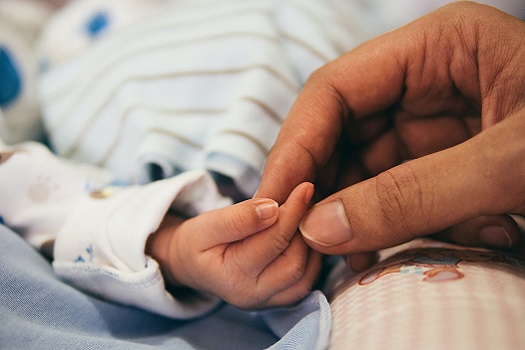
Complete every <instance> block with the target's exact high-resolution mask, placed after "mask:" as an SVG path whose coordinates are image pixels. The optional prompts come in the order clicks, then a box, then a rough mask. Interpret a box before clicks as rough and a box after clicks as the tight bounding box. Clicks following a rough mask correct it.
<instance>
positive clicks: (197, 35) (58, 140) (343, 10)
mask: <svg viewBox="0 0 525 350" xmlns="http://www.w3.org/2000/svg"><path fill="white" fill-rule="evenodd" d="M144 3H145V1H140V0H135V1H129V0H127V1H123V0H112V1H105V0H104V1H102V0H99V1H89V2H87V1H78V2H77V3H73V5H71V6H69V7H68V8H67V9H66V11H64V12H63V13H61V14H60V15H58V16H57V18H55V20H54V21H52V23H51V24H50V25H49V27H48V29H47V31H46V32H45V33H44V36H43V40H42V45H41V47H40V55H39V57H40V61H41V67H42V69H43V74H42V79H41V82H40V86H39V90H40V94H41V101H42V104H43V108H44V117H45V125H46V128H47V131H48V132H49V134H50V139H51V143H52V145H53V147H54V150H55V151H56V152H57V153H58V154H60V155H63V156H65V157H67V158H72V159H75V160H79V161H83V162H88V163H91V164H95V165H99V166H102V167H105V168H108V169H110V170H111V171H114V172H116V173H117V175H118V176H119V177H120V178H121V179H122V180H125V181H129V182H139V183H145V182H149V181H153V180H157V179H160V178H167V177H171V176H174V175H177V174H180V173H182V172H185V171H188V170H193V169H206V170H208V171H210V172H212V173H218V174H221V175H223V176H224V177H227V178H230V179H232V180H233V182H234V184H235V186H236V188H237V190H238V191H239V192H240V194H241V197H249V196H251V195H253V193H254V192H255V190H256V188H257V186H258V183H259V179H260V173H261V170H262V168H263V166H264V162H265V159H266V156H267V154H268V151H269V149H270V147H271V145H272V144H273V142H274V140H275V138H276V135H277V133H278V131H279V128H280V126H281V124H282V122H283V120H284V118H285V116H286V114H287V112H288V110H289V109H290V107H291V105H292V103H293V101H294V99H295V97H296V96H297V94H298V92H299V90H300V89H301V86H302V85H303V83H304V82H305V80H306V79H307V78H308V76H309V75H310V74H311V73H312V72H313V71H314V70H315V69H316V68H317V67H319V66H321V65H322V64H324V63H326V62H328V61H329V60H331V59H334V58H336V57H337V56H339V55H341V54H342V53H343V52H345V51H347V50H349V49H350V48H352V47H354V46H356V45H357V44H358V43H360V42H361V41H363V40H364V39H365V38H366V35H365V31H364V30H363V29H362V26H360V25H359V15H358V11H357V10H356V7H355V6H351V5H350V4H348V3H347V2H345V1H339V0H332V1H318V0H307V1H298V0H286V1H244V0H243V1H210V0H197V1H195V0H192V1H153V2H151V1H147V4H148V5H145V4H144ZM130 5H133V6H135V7H138V10H137V11H135V12H133V11H132V10H130V9H129V7H130ZM59 48H60V49H59ZM57 51H59V52H57Z"/></svg>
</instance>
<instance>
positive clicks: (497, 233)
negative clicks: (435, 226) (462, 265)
mask: <svg viewBox="0 0 525 350" xmlns="http://www.w3.org/2000/svg"><path fill="white" fill-rule="evenodd" d="M434 236H435V237H436V238H439V239H442V240H446V241H450V242H453V243H458V244H462V245H468V246H481V247H487V248H500V249H509V248H511V247H512V246H514V245H515V244H517V243H518V241H519V240H520V236H521V232H520V228H519V226H518V224H517V223H516V221H515V220H514V219H513V218H512V216H511V215H508V214H503V215H490V216H480V217H477V218H474V219H471V220H467V221H465V222H462V223H459V224H457V225H454V226H452V227H449V228H447V229H445V230H443V231H441V232H439V233H437V234H435V235H434Z"/></svg>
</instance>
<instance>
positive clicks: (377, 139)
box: [257, 2, 525, 269]
mask: <svg viewBox="0 0 525 350" xmlns="http://www.w3.org/2000/svg"><path fill="white" fill-rule="evenodd" d="M523 62H525V23H524V22H523V21H521V20H519V19H516V18H514V17H511V16H509V15H507V14H505V13H503V12H500V11H498V10H496V9H494V8H491V7H488V6H485V5H479V4H476V3H471V2H458V3H454V4H451V5H447V6H445V7H443V8H441V9H440V10H438V11H436V12H433V13H431V14H429V15H427V16H425V17H422V18H420V19H418V20H416V21H414V22H412V23H410V24H407V25H405V26H403V27H401V28H399V29H397V30H394V31H392V32H388V33H386V34H384V35H382V36H380V37H378V38H375V39H373V40H371V41H369V42H367V43H365V44H363V45H361V46H360V47H358V48H356V49H355V50H352V51H350V52H348V53H347V54H345V55H343V56H341V57H340V58H338V59H336V60H335V61H333V62H331V63H329V64H327V65H325V66H324V67H322V68H320V69H318V70H317V71H316V72H314V74H313V75H312V76H311V77H310V79H309V80H308V81H307V83H306V85H305V86H304V88H303V91H302V92H301V94H300V95H299V97H298V99H297V100H296V103H295V104H294V106H293V107H292V110H291V111H290V114H289V115H288V118H287V119H286V121H285V123H284V125H283V127H282V129H281V132H280V134H279V136H278V139H277V141H276V143H275V145H274V147H273V148H272V150H271V152H270V155H269V158H268V161H267V164H266V167H265V171H264V175H263V178H262V183H261V186H260V188H259V191H258V193H257V196H261V197H271V198H274V199H276V200H277V201H278V202H282V201H283V200H284V198H286V196H287V194H288V193H289V191H290V190H291V189H293V188H294V186H295V185H297V184H298V183H300V182H303V181H313V182H315V184H316V188H317V190H322V192H323V194H322V195H323V196H325V195H328V197H326V198H325V199H323V200H322V201H320V202H319V203H318V204H316V205H315V206H314V207H313V208H312V209H311V210H310V211H309V212H308V214H307V215H306V217H305V218H304V219H303V221H302V223H301V227H300V229H301V232H302V234H303V236H304V238H305V239H306V241H307V242H308V244H309V245H310V246H311V247H313V248H314V249H316V250H318V251H320V252H323V253H327V254H351V256H353V257H354V263H355V264H356V265H361V266H362V267H366V265H368V264H369V263H370V255H367V254H366V253H365V252H372V251H375V250H378V249H381V248H386V247H390V246H394V245H397V244H400V243H403V242H407V241H409V240H411V239H413V238H416V237H420V236H424V235H429V234H435V233H439V234H440V235H441V236H442V237H445V238H449V239H451V240H453V241H455V242H456V243H462V244H468V245H484V246H494V247H500V248H511V247H514V249H520V250H521V252H523V251H524V249H523V242H519V240H520V230H519V228H518V225H517V224H516V222H515V221H514V220H512V219H511V217H510V216H509V215H508V214H509V213H513V214H522V215H523V214H525V185H524V182H523V179H524V178H525V137H524V135H525V65H524V64H523ZM522 241H523V240H522ZM356 253H357V254H356ZM352 254H353V255H352ZM357 269H359V268H357Z"/></svg>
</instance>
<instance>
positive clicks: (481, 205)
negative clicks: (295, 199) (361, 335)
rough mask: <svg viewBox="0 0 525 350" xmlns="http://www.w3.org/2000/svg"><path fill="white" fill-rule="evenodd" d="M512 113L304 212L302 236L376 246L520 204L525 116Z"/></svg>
mask: <svg viewBox="0 0 525 350" xmlns="http://www.w3.org/2000/svg"><path fill="white" fill-rule="evenodd" d="M510 119H512V118H509V119H507V120H505V121H503V122H501V123H498V124H497V125H495V126H493V127H491V128H489V129H487V130H485V131H484V132H482V133H480V134H478V135H477V136H475V137H474V138H472V139H470V140H468V141H466V142H464V143H462V144H460V145H457V146H455V147H452V148H449V149H447V150H443V151H440V152H437V153H434V154H431V155H428V156H425V157H421V158H418V159H415V160H413V161H410V162H407V163H404V164H401V165H399V166H397V167H394V168H391V169H389V170H387V171H385V172H383V173H381V174H379V175H378V176H376V177H374V178H371V179H368V180H366V181H363V182H361V183H358V184H356V185H354V186H351V187H348V188H346V189H344V190H342V191H340V192H337V193H335V194H333V195H332V196H330V197H328V198H326V199H325V200H323V201H321V202H320V203H318V204H316V205H315V206H314V207H313V208H312V209H311V210H310V211H309V212H308V213H307V215H306V216H305V218H304V219H303V221H302V222H301V224H300V230H301V232H302V234H303V237H304V238H305V240H306V241H307V243H308V244H309V245H310V246H311V247H312V248H314V249H316V250H318V251H320V252H322V253H326V254H348V253H355V252H364V251H372V250H377V249H382V248H386V247H391V246H394V245H397V244H400V243H404V242H407V241H409V240H411V239H413V238H416V237H419V236H423V235H427V234H431V233H435V232H438V231H441V230H443V229H445V228H447V227H450V226H452V225H455V224H458V223H461V222H464V221H466V220H469V219H472V218H475V217H478V216H480V215H497V214H501V213H506V212H512V211H513V210H515V209H516V208H522V203H523V199H524V198H525V196H524V195H525V194H524V192H525V191H523V190H522V189H520V188H519V187H516V185H518V184H519V181H520V180H519V179H521V178H523V176H524V174H525V169H524V165H523V164H524V162H523V158H524V157H525V156H524V155H525V147H524V146H523V145H522V144H523V143H524V142H520V141H518V140H520V139H521V138H522V137H521V136H519V134H517V135H513V134H514V133H518V132H521V131H518V130H519V129H523V127H519V126H517V125H513V124H517V123H516V122H515V121H516V120H518V122H521V124H523V123H522V121H521V120H520V118H515V120H513V121H512V122H510ZM505 124H508V125H505ZM514 136H515V137H514ZM521 187H523V186H521Z"/></svg>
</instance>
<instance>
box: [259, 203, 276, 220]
mask: <svg viewBox="0 0 525 350" xmlns="http://www.w3.org/2000/svg"><path fill="white" fill-rule="evenodd" d="M278 208H279V207H278V205H277V202H275V201H273V200H271V199H264V200H262V201H260V202H259V203H257V204H256V207H255V212H256V213H257V216H258V217H259V219H261V220H267V219H270V218H273V217H274V216H275V215H277V210H278Z"/></svg>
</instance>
